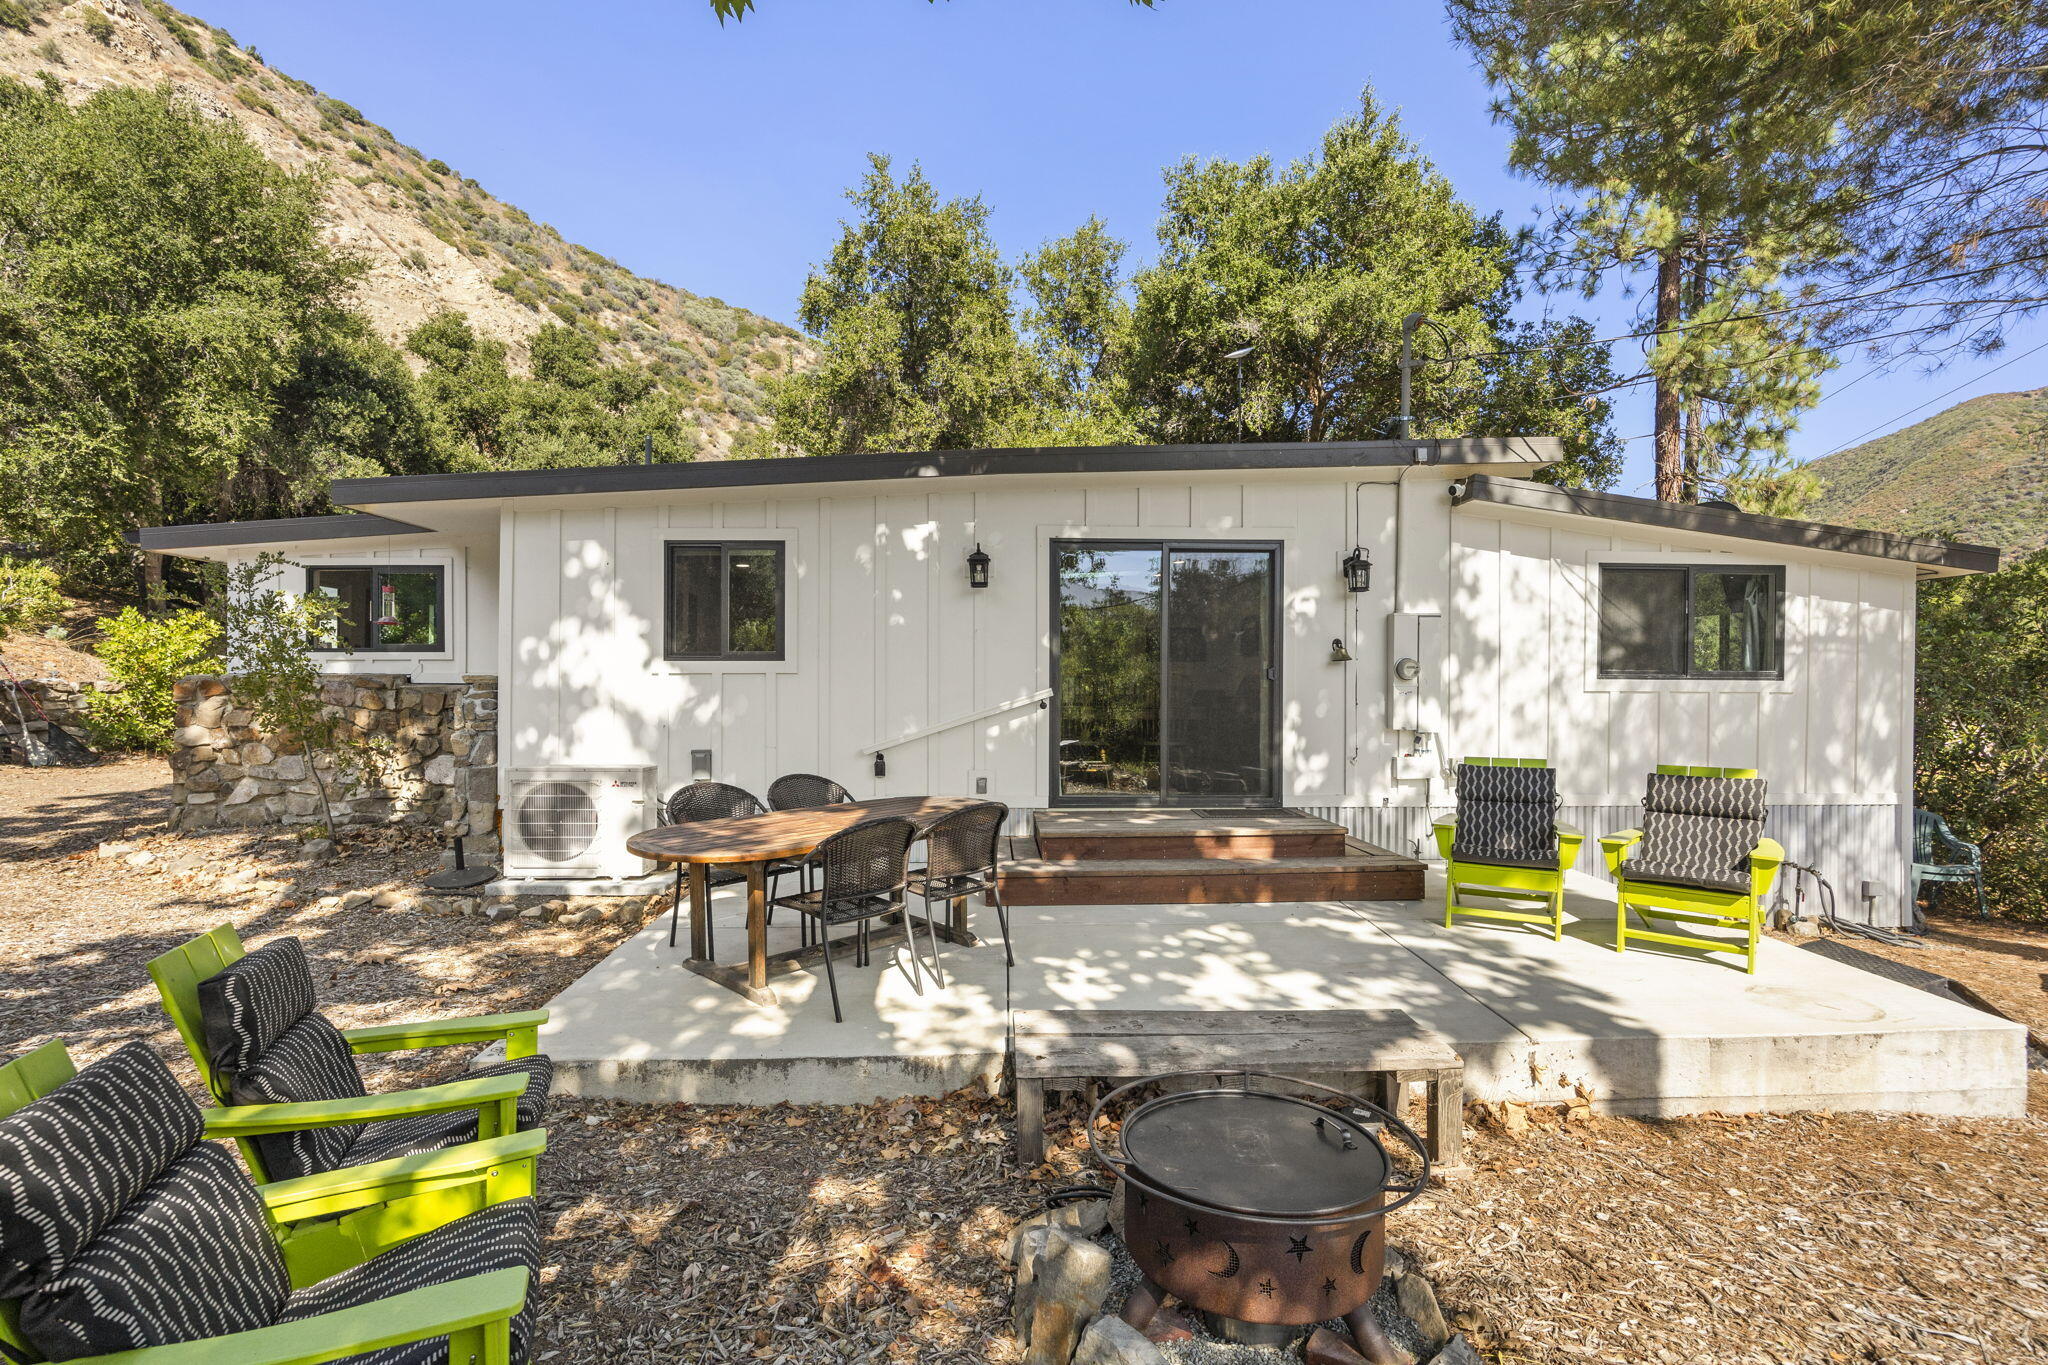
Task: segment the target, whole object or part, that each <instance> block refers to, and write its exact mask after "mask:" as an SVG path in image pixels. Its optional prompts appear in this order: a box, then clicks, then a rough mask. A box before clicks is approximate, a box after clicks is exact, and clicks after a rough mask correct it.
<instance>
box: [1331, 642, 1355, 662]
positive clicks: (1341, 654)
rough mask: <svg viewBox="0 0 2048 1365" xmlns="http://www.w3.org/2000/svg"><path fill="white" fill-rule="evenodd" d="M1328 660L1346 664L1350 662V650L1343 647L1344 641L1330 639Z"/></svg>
mask: <svg viewBox="0 0 2048 1365" xmlns="http://www.w3.org/2000/svg"><path fill="white" fill-rule="evenodd" d="M1330 662H1331V663H1333V664H1348V663H1350V662H1351V651H1350V650H1348V649H1346V648H1344V642H1343V641H1342V640H1341V639H1340V640H1332V641H1330Z"/></svg>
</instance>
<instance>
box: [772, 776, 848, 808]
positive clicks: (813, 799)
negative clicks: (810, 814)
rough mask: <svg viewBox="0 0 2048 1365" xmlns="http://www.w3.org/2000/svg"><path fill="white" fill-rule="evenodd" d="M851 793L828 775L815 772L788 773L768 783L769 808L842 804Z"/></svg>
mask: <svg viewBox="0 0 2048 1365" xmlns="http://www.w3.org/2000/svg"><path fill="white" fill-rule="evenodd" d="M851 800H853V793H852V792H850V791H848V790H847V789H846V788H844V787H842V786H840V785H839V784H838V783H837V782H834V781H833V780H832V779H831V778H829V777H820V776H818V775H817V774H816V773H789V774H787V775H785V776H782V777H778V778H776V779H775V780H774V781H773V782H770V783H769V784H768V809H769V810H799V809H802V808H803V807H806V806H843V805H845V804H846V803H847V802H849V801H851Z"/></svg>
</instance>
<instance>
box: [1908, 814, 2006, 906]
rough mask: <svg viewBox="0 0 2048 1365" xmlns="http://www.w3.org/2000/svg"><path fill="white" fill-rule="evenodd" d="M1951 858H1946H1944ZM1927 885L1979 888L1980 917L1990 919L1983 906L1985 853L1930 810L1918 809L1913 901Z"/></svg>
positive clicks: (1914, 836) (1915, 825)
mask: <svg viewBox="0 0 2048 1365" xmlns="http://www.w3.org/2000/svg"><path fill="white" fill-rule="evenodd" d="M1944 854H1947V855H1949V856H1948V858H1946V859H1944V857H1943V855H1944ZM1927 882H1933V883H1934V884H1935V885H1936V886H1937V887H1940V886H1942V885H1944V884H1946V883H1949V882H1968V883H1970V885H1971V886H1973V887H1974V888H1976V892H1977V916H1978V918H1980V919H1989V918H1990V917H1991V910H1990V908H1989V907H1988V906H1986V905H1985V904H1984V850H1983V849H1981V848H1979V847H1978V846H1977V845H1975V844H1973V843H1971V842H1970V841H1969V840H1968V839H1964V838H1960V837H1958V836H1957V834H1956V832H1955V831H1954V830H1952V829H1950V828H1949V827H1948V821H1946V820H1944V819H1942V818H1941V817H1940V816H1939V815H1936V814H1935V813H1934V812H1933V811H1931V810H1924V809H1922V808H1920V807H1918V806H1916V807H1914V809H1913V899H1914V900H1916V901H1917V900H1919V899H1920V888H1921V886H1922V885H1924V884H1925V883H1927ZM1927 906H1928V908H1929V909H1930V910H1931V909H1933V908H1934V897H1933V896H1932V895H1930V896H1929V897H1928V898H1927Z"/></svg>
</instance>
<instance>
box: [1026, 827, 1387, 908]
mask: <svg viewBox="0 0 2048 1365" xmlns="http://www.w3.org/2000/svg"><path fill="white" fill-rule="evenodd" d="M1422 874H1423V866H1422V864H1421V863H1420V862H1418V861H1416V860H1415V859H1413V858H1405V857H1402V856H1401V855H1400V854H1398V853H1390V852H1388V851H1387V850H1386V849H1383V848H1378V847H1375V846H1374V845H1372V844H1368V843H1365V842H1363V841H1361V840H1356V839H1347V840H1344V846H1343V850H1342V851H1341V852H1339V853H1337V854H1335V855H1328V854H1324V855H1318V856H1312V857H1286V858H1266V857H1252V858H1224V857H1197V858H1159V857H1145V858H1090V859H1087V860H1085V861H1072V860H1067V859H1057V858H1046V857H1043V856H1041V853H1040V850H1039V849H1038V848H1037V847H1035V846H1034V845H1033V843H1032V841H1031V840H1029V839H1024V838H1018V839H1013V840H1011V857H1010V859H1009V861H1007V862H1005V863H1004V864H1003V866H1002V869H1001V879H1002V890H1003V900H1004V901H1005V902H1006V903H1008V904H1011V905H1183V904H1186V905H1271V904H1276V903H1283V902H1289V901H1330V900H1420V899H1422Z"/></svg>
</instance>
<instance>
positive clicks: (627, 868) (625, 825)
mask: <svg viewBox="0 0 2048 1365" xmlns="http://www.w3.org/2000/svg"><path fill="white" fill-rule="evenodd" d="M505 780H506V793H505V796H506V799H505V875H506V877H508V878H511V879H513V880H518V881H531V880H537V879H538V880H550V881H556V880H565V879H577V878H600V879H613V878H629V877H638V876H641V875H643V874H644V873H646V871H647V867H648V864H647V862H646V860H645V859H642V858H637V857H635V856H633V855H632V854H631V853H628V852H627V851H626V840H628V839H630V838H631V837H633V836H634V835H635V834H638V833H639V832H640V831H641V830H643V829H647V828H649V827H651V826H652V825H654V824H656V823H657V821H656V820H655V819H654V816H653V812H654V803H655V799H656V798H655V793H654V768H653V767H652V765H635V766H632V767H620V768H597V767H589V766H583V765H578V766H570V765H566V764H564V765H559V766H556V767H549V768H510V769H507V770H506V773H505Z"/></svg>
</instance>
